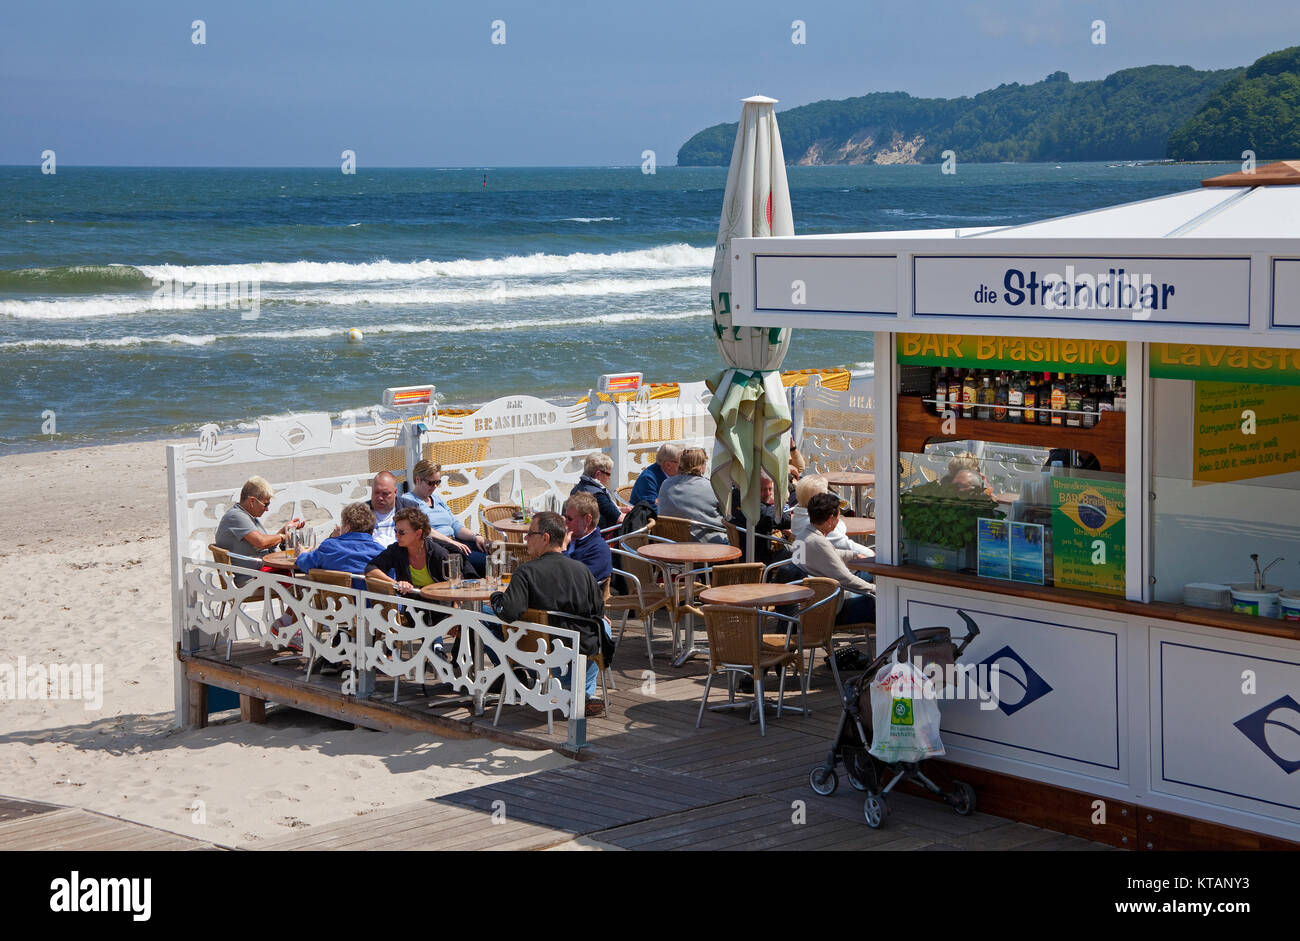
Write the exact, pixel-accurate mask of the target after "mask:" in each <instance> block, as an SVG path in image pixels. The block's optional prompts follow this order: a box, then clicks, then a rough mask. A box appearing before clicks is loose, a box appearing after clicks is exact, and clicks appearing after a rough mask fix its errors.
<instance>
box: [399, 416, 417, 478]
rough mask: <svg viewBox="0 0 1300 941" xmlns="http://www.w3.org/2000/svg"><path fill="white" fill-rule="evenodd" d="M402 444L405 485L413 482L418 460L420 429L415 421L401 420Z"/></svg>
mask: <svg viewBox="0 0 1300 941" xmlns="http://www.w3.org/2000/svg"><path fill="white" fill-rule="evenodd" d="M402 445H403V447H404V449H405V451H406V486H408V487H410V486H411V485H412V484H414V483H415V465H416V464H418V463H419V462H420V457H421V455H420V429H419V426H418V424H417V423H416V422H409V421H404V422H402Z"/></svg>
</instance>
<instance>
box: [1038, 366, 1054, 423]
mask: <svg viewBox="0 0 1300 941" xmlns="http://www.w3.org/2000/svg"><path fill="white" fill-rule="evenodd" d="M1051 423H1052V374H1051V373H1049V372H1045V373H1043V381H1042V382H1040V383H1039V384H1038V424H1040V425H1050V424H1051Z"/></svg>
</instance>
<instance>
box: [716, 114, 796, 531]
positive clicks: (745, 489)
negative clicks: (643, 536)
mask: <svg viewBox="0 0 1300 941" xmlns="http://www.w3.org/2000/svg"><path fill="white" fill-rule="evenodd" d="M775 104H776V101H775V99H772V98H764V97H762V96H756V97H754V98H746V99H745V101H744V105H745V107H744V110H743V111H742V112H741V116H740V125H739V127H737V129H736V143H735V146H734V148H733V149H732V152H731V168H730V169H729V170H728V172H727V187H726V191H725V193H724V195H723V200H722V217H721V221H720V222H719V225H718V241H717V244H716V246H715V248H714V254H713V277H712V282H713V283H712V289H713V298H712V307H713V336H714V340H716V341H717V344H718V353H719V355H720V356H721V357H722V361H723V362H724V363H726V365H727V367H729V368H727V369H724V370H722V372H720V373H719V374H718V375H717V376H715V377H714V378H713V379H711V380H709V381H708V386H709V390H710V391H711V392H713V401H712V402H711V403H710V405H709V412H710V414H712V415H713V418H714V421H715V422H717V433H716V440H715V442H714V450H713V475H712V482H713V492H714V493H715V494H717V496H718V502H719V504H720V505H721V506H723V507H726V505H727V501H728V500H730V499H731V487H732V485H733V484H734V485H735V486H736V487H737V488H738V489H739V490H740V505H741V511H742V512H743V513H744V514H745V519H746V520H748V521H749V523H750V526H751V527H752V526H753V525H754V524H755V523H757V521H758V515H759V507H760V500H761V496H760V494H761V488H760V476H761V472H762V471H764V470H765V471H767V473H768V476H770V477H771V478H772V480H773V482H774V483H775V484H776V485H777V492H778V493H783V492H784V488H785V482H786V479H787V474H788V471H787V467H788V466H789V462H790V451H789V447H788V445H787V444H786V443H785V441H784V438H783V436H784V435H785V433H786V432H787V431H789V429H790V407H789V404H788V403H787V402H786V397H785V387H784V386H783V385H782V383H781V375H780V372H779V370H780V368H781V363H782V361H783V360H784V359H785V353H786V349H787V348H788V347H789V345H790V331H789V330H787V329H783V328H776V327H771V328H769V327H738V326H735V325H734V324H733V323H732V320H731V310H732V305H731V262H732V257H731V255H732V252H731V240H732V239H733V238H750V237H760V236H771V235H777V236H781V235H794V218H793V215H792V213H791V210H790V188H789V184H788V183H787V181H786V174H785V156H784V154H783V152H782V150H781V134H780V131H779V130H778V129H777V126H776V112H775V111H774V110H773V105H775ZM756 428H757V429H760V430H759V431H758V432H755V429H756Z"/></svg>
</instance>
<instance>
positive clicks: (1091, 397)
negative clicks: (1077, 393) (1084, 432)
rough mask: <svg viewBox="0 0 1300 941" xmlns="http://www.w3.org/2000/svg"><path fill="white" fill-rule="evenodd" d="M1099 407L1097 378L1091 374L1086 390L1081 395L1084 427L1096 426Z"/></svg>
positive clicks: (1099, 395) (1099, 398)
mask: <svg viewBox="0 0 1300 941" xmlns="http://www.w3.org/2000/svg"><path fill="white" fill-rule="evenodd" d="M1100 407H1101V394H1100V392H1098V390H1097V379H1096V377H1095V376H1091V377H1089V379H1088V391H1087V392H1086V393H1084V396H1083V414H1082V415H1081V416H1080V418H1082V419H1083V427H1084V428H1095V427H1096V426H1097V413H1098V409H1099V408H1100Z"/></svg>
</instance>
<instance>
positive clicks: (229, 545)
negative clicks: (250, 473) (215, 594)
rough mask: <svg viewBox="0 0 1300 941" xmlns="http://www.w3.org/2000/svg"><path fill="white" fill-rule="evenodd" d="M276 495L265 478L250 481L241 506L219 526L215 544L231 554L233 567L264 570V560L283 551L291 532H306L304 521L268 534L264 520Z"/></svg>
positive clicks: (239, 580)
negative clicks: (293, 530)
mask: <svg viewBox="0 0 1300 941" xmlns="http://www.w3.org/2000/svg"><path fill="white" fill-rule="evenodd" d="M274 496H275V491H273V490H272V489H271V485H270V484H269V483H267V481H266V480H265V479H263V478H261V477H250V478H248V480H246V481H245V482H244V486H243V487H242V488H241V489H240V491H239V502H238V503H236V504H235V505H234V506H232V507H231V508H230V509H228V510H227V511H226V513H225V515H224V516H222V517H221V522H220V523H218V524H217V535H216V537H215V538H214V539H213V542H214V543H216V545H217V546H218V547H219V548H221V549H225V550H226V551H227V552H229V553H230V562H231V564H232V565H240V566H243V567H244V568H253V569H260V568H261V567H262V562H261V559H262V556H264V555H266V554H267V553H268V552H270V551H271V550H272V549H275V548H277V547H279V545H280V543H282V542H283V541H284V537H285V536H287V535H288V533H289V531H290V530H291V529H302V527H303V521H302V520H300V519H296V518H295V519H291V520H289V522H287V523H285V524H284V525H283V526H281V527H280V528H279V529H277V530H276V531H275V532H274V533H268V532H267V531H266V527H265V526H263V525H262V520H261V516H262V514H264V513H265V512H266V511H267V509H268V508H269V507H270V506H271V499H272V498H273V497H274ZM246 581H248V579H247V578H244V577H242V576H241V577H239V578H236V579H235V583H236V584H238V585H242V584H243V583H244V582H246Z"/></svg>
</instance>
